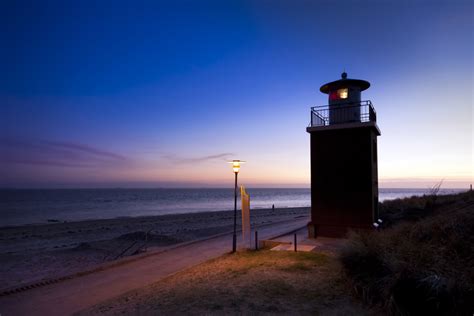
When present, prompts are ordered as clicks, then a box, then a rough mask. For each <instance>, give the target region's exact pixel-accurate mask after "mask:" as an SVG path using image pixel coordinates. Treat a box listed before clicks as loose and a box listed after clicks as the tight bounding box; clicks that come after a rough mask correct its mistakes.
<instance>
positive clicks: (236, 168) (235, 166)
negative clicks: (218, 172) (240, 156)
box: [229, 160, 245, 173]
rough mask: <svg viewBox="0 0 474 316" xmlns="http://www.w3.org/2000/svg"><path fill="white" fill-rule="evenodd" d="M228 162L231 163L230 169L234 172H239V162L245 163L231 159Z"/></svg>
mask: <svg viewBox="0 0 474 316" xmlns="http://www.w3.org/2000/svg"><path fill="white" fill-rule="evenodd" d="M229 163H231V164H232V170H234V173H239V170H240V164H242V163H245V161H242V160H232V161H229Z"/></svg>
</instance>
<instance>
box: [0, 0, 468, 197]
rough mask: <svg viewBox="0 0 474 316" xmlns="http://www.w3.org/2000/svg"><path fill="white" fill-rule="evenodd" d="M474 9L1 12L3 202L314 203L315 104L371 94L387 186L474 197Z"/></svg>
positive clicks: (253, 4) (129, 6) (85, 5)
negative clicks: (228, 195)
mask: <svg viewBox="0 0 474 316" xmlns="http://www.w3.org/2000/svg"><path fill="white" fill-rule="evenodd" d="M473 12H474V5H473V3H472V2H471V1H458V0H451V1H416V0H415V1H388V0H385V1H384V0H382V1H375V0H374V1H355V0H354V1H265V0H262V1H150V2H142V1H133V2H122V1H70V2H68V1H59V2H52V1H32V2H27V1H2V4H0V26H1V30H2V31H1V32H0V36H1V37H0V39H1V42H2V48H1V50H0V132H1V134H0V162H1V165H0V187H3V188H78V187H81V188H82V187H85V188H96V187H114V188H115V187H230V186H232V185H233V174H232V169H231V167H230V165H229V164H227V163H226V161H228V160H231V159H241V160H245V161H247V163H246V164H245V165H243V167H242V169H241V173H240V175H239V177H240V181H241V183H243V184H246V185H248V186H249V187H309V183H310V173H309V171H310V160H309V149H310V148H309V134H308V133H307V132H306V127H307V126H308V124H309V120H310V107H311V106H316V105H325V104H327V102H328V101H327V95H325V94H322V93H321V92H319V87H320V86H321V85H322V84H324V83H326V82H329V81H333V80H337V79H339V78H340V74H341V72H342V71H344V70H345V71H346V72H347V73H348V77H349V78H357V79H364V80H368V81H369V82H370V83H371V87H370V88H369V89H368V90H366V91H364V92H363V94H362V99H363V100H371V101H372V103H373V104H374V106H375V109H376V111H377V124H378V126H379V128H380V130H381V132H382V135H381V136H380V137H379V139H378V150H379V153H378V154H379V155H378V157H379V171H378V172H379V183H380V187H388V188H390V187H408V188H427V187H430V186H432V185H434V184H435V183H438V182H439V181H441V180H443V187H446V188H448V187H451V188H464V187H466V188H467V187H468V186H469V184H470V183H472V182H473V170H474V160H473V147H474V139H473V120H474V116H473V115H474V113H473V99H474V95H473V93H474V92H473V72H474V67H473V43H474V36H473V29H474V25H473V17H474V13H473Z"/></svg>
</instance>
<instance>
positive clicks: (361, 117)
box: [310, 100, 377, 126]
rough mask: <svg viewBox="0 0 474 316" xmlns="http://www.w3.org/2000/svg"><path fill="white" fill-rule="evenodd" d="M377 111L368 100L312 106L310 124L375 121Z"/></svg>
mask: <svg viewBox="0 0 474 316" xmlns="http://www.w3.org/2000/svg"><path fill="white" fill-rule="evenodd" d="M376 121H377V113H376V112H375V109H374V106H373V105H372V102H370V101H369V100H366V101H360V102H355V103H354V102H352V103H344V104H335V105H323V106H314V107H312V108H311V122H310V126H329V125H335V124H344V123H357V122H358V123H364V122H376Z"/></svg>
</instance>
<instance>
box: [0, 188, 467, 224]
mask: <svg viewBox="0 0 474 316" xmlns="http://www.w3.org/2000/svg"><path fill="white" fill-rule="evenodd" d="M461 191H462V190H461V189H441V190H440V192H439V193H440V194H450V193H456V192H461ZM247 193H249V194H250V197H251V208H253V209H256V208H271V207H272V205H275V208H287V207H305V206H310V204H311V203H310V193H311V192H310V189H257V188H254V189H252V188H248V189H247ZM428 193H429V189H379V199H380V201H384V200H391V199H396V198H403V197H409V196H413V195H423V194H428ZM238 200H239V199H238ZM233 208H234V190H233V189H232V188H226V189H31V190H26V189H22V190H17V189H1V190H0V226H17V225H25V224H39V223H48V222H64V221H68V222H69V221H80V220H87V219H106V218H118V217H135V216H153V215H165V214H178V213H191V212H208V211H222V210H233Z"/></svg>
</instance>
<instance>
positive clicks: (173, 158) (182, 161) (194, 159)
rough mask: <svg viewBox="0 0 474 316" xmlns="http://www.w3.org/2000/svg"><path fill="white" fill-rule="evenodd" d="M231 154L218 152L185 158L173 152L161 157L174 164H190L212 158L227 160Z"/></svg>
mask: <svg viewBox="0 0 474 316" xmlns="http://www.w3.org/2000/svg"><path fill="white" fill-rule="evenodd" d="M233 155H234V154H232V153H220V154H214V155H208V156H202V157H190V158H185V157H178V156H176V155H173V154H168V155H162V158H164V159H166V160H168V161H170V162H173V163H176V164H192V163H202V162H206V161H213V160H229V157H232V156H233Z"/></svg>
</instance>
